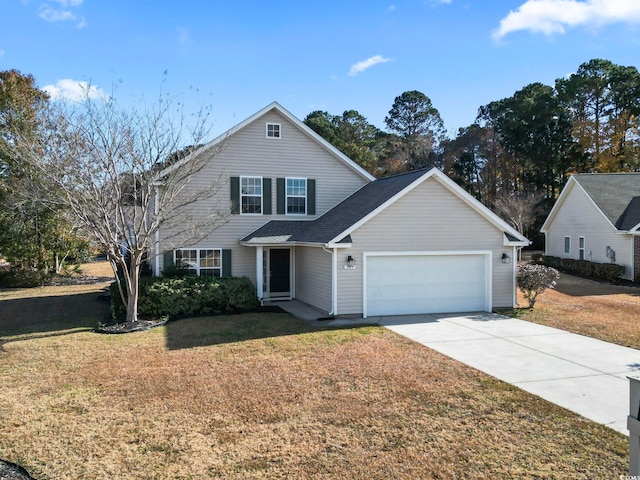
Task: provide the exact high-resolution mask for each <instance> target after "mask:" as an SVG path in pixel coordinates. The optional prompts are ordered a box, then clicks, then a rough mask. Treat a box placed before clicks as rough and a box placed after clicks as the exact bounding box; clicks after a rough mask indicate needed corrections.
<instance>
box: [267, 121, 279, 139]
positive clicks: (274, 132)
mask: <svg viewBox="0 0 640 480" xmlns="http://www.w3.org/2000/svg"><path fill="white" fill-rule="evenodd" d="M267 138H280V124H279V123H267Z"/></svg>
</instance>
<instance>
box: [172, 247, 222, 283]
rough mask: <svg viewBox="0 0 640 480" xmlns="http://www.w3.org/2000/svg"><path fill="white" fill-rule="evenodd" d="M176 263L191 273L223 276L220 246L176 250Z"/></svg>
mask: <svg viewBox="0 0 640 480" xmlns="http://www.w3.org/2000/svg"><path fill="white" fill-rule="evenodd" d="M174 260H175V264H176V265H179V266H181V267H182V268H186V269H187V270H188V271H189V273H191V274H193V275H199V276H202V277H221V276H222V250H221V249H219V248H200V249H196V248H189V249H186V248H185V249H181V250H176V251H175V259H174Z"/></svg>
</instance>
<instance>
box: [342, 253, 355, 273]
mask: <svg viewBox="0 0 640 480" xmlns="http://www.w3.org/2000/svg"><path fill="white" fill-rule="evenodd" d="M354 268H356V259H355V258H353V257H352V256H351V255H347V264H346V265H345V266H344V269H345V270H353V269H354Z"/></svg>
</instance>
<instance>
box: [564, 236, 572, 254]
mask: <svg viewBox="0 0 640 480" xmlns="http://www.w3.org/2000/svg"><path fill="white" fill-rule="evenodd" d="M564 253H571V237H564Z"/></svg>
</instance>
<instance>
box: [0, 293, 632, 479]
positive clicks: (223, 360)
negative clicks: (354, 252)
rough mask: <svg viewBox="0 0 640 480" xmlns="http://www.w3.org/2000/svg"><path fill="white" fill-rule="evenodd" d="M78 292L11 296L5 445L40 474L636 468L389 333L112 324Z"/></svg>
mask: <svg viewBox="0 0 640 480" xmlns="http://www.w3.org/2000/svg"><path fill="white" fill-rule="evenodd" d="M75 288H76V289H77V290H74V288H73V287H47V288H46V289H34V290H29V291H23V290H19V291H18V290H13V291H6V290H5V291H0V345H1V349H0V366H1V368H0V386H1V388H0V421H1V423H0V458H3V459H5V460H9V461H12V462H15V463H18V464H21V465H22V466H24V467H25V468H27V470H28V471H29V472H30V473H31V474H32V475H33V476H34V477H35V478H37V479H39V480H53V479H73V480H77V479H92V480H99V479H119V480H127V479H136V480H137V479H210V478H223V479H224V478H228V479H272V478H299V479H317V478H320V479H322V478H326V479H334V478H350V479H390V478H393V479H417V478H436V479H437V478H446V479H450V478H465V479H466V478H491V479H493V478H572V479H576V478H585V479H586V478H589V479H591V478H618V476H619V475H623V474H626V471H627V461H628V459H627V455H628V441H627V438H626V437H624V436H623V435H621V434H619V433H616V432H614V431H613V430H610V429H608V428H606V427H604V426H601V425H598V424H596V423H593V422H590V421H588V420H586V419H584V418H582V417H579V416H577V415H575V414H573V413H571V412H568V411H567V410H564V409H562V408H560V407H557V406H555V405H552V404H550V403H548V402H546V401H544V400H541V399H539V398H537V397H535V396H532V395H530V394H528V393H526V392H523V391H520V390H518V389H516V388H514V387H511V386H509V385H507V384H505V383H503V382H500V381H498V380H496V379H494V378H492V377H489V376H487V375H485V374H482V373H480V372H478V371H475V370H473V369H471V368H469V367H466V366H464V365H462V364H460V363H458V362H456V361H454V360H451V359H449V358H447V357H445V356H443V355H441V354H439V353H437V352H434V351H432V350H429V349H427V348H425V347H422V346H420V345H417V344H415V343H412V342H410V341H409V340H406V339H404V338H403V337H400V336H398V335H396V334H394V333H393V332H390V331H388V330H386V329H383V328H378V327H366V328H357V329H356V328H354V329H343V330H324V331H318V330H314V329H313V328H312V327H310V326H307V325H306V324H304V323H302V322H300V321H297V320H295V319H294V318H292V317H291V316H289V315H287V314H281V313H248V314H242V315H234V316H219V317H201V318H193V319H186V320H180V321H176V322H170V323H168V324H167V325H166V326H164V327H161V328H157V329H154V330H150V331H146V332H139V333H133V334H126V335H99V334H96V333H93V332H92V331H90V330H89V327H90V326H92V325H94V324H95V323H96V321H98V320H99V319H100V318H101V316H103V315H104V314H105V309H106V308H107V305H105V304H103V303H101V302H98V301H97V300H96V298H97V296H98V294H99V293H100V287H96V286H82V287H75ZM30 295H34V296H35V298H32V299H29V300H27V297H29V296H30ZM545 295H547V294H545ZM38 302H41V303H38ZM29 305H32V306H31V307H29ZM8 312H11V314H10V315H8Z"/></svg>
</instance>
